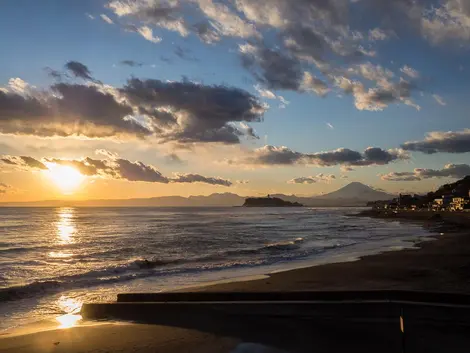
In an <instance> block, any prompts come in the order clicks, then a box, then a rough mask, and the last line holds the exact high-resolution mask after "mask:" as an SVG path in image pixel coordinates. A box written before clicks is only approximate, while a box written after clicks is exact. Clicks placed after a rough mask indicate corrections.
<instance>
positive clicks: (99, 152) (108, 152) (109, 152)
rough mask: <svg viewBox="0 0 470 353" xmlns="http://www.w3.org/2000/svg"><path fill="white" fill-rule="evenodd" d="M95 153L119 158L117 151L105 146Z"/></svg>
mask: <svg viewBox="0 0 470 353" xmlns="http://www.w3.org/2000/svg"><path fill="white" fill-rule="evenodd" d="M95 154H96V155H101V156H105V157H107V158H109V159H117V158H119V154H117V153H115V152H111V151H108V150H106V149H104V148H100V149H97V150H96V151H95Z"/></svg>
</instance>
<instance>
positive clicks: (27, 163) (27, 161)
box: [0, 156, 47, 170]
mask: <svg viewBox="0 0 470 353" xmlns="http://www.w3.org/2000/svg"><path fill="white" fill-rule="evenodd" d="M0 163H3V164H6V165H9V166H15V167H19V168H21V169H39V170H47V167H46V166H45V165H44V164H43V163H42V162H40V161H38V160H37V159H35V158H33V157H29V156H1V157H0Z"/></svg>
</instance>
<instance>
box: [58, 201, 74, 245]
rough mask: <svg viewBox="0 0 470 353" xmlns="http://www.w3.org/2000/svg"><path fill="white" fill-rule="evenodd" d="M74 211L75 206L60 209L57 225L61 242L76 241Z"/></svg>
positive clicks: (69, 242)
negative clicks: (74, 237)
mask: <svg viewBox="0 0 470 353" xmlns="http://www.w3.org/2000/svg"><path fill="white" fill-rule="evenodd" d="M74 212H75V211H74V209H73V208H61V209H59V211H58V216H59V220H58V221H57V224H56V227H57V236H58V238H59V243H61V244H71V243H73V242H74V239H73V236H74V235H75V232H76V229H75V225H74V223H73V216H74Z"/></svg>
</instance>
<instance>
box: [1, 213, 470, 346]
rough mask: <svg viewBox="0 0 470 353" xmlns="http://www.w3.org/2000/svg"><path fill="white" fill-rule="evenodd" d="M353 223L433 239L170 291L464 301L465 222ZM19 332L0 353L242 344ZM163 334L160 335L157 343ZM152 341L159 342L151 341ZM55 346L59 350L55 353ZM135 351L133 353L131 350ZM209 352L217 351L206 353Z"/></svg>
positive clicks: (142, 334)
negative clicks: (424, 295)
mask: <svg viewBox="0 0 470 353" xmlns="http://www.w3.org/2000/svg"><path fill="white" fill-rule="evenodd" d="M355 216H357V217H374V218H381V219H390V220H394V221H396V220H399V221H404V222H412V223H415V224H420V225H422V226H423V227H424V228H425V229H428V230H430V231H432V232H434V233H437V234H440V235H438V236H436V237H435V238H433V240H432V241H428V240H425V241H421V242H416V243H415V246H417V247H418V248H412V249H403V250H391V251H386V252H382V253H379V254H374V255H366V256H360V257H359V259H358V260H357V261H350V262H337V263H328V264H320V265H314V266H307V267H302V268H296V269H287V270H281V271H280V272H274V273H270V274H267V275H266V276H265V277H263V278H258V279H251V280H250V279H248V280H247V279H242V280H235V281H230V282H222V283H220V282H218V283H215V284H210V283H209V284H202V285H199V286H195V287H190V288H188V287H186V288H179V289H176V290H177V291H194V292H200V291H220V292H227V291H238V292H245V291H265V292H266V291H299V290H350V291H354V290H381V289H395V290H400V289H402V290H424V291H433V292H456V293H464V294H470V281H469V279H470V214H469V215H466V217H461V218H459V217H458V215H457V216H456V215H444V216H443V217H440V218H438V217H433V218H431V217H430V216H431V215H430V214H426V213H425V212H423V213H419V214H418V213H411V212H407V213H406V214H399V215H383V214H380V213H377V212H374V211H370V210H368V211H363V212H361V213H360V214H357V215H355ZM456 217H457V218H456ZM430 218H431V219H430ZM25 332H27V333H26V334H20V335H14V332H11V333H7V334H3V335H1V336H0V342H1V344H0V345H1V346H2V348H0V352H2V353H10V352H43V351H44V352H46V351H47V352H49V351H51V347H52V348H57V349H54V351H58V352H59V351H63V352H80V351H83V350H85V348H86V349H88V350H87V351H89V352H98V351H101V350H103V349H105V350H107V349H109V348H110V347H109V345H108V344H109V342H107V341H106V340H104V339H101V337H110V338H113V337H114V339H116V340H117V341H119V342H120V346H119V348H120V349H121V350H122V349H124V350H129V351H130V350H133V351H136V352H137V351H138V352H147V351H148V352H150V351H153V350H152V347H153V348H155V345H158V346H160V345H162V346H165V348H164V349H162V351H163V352H165V351H178V347H186V348H187V347H190V346H187V345H193V344H196V342H197V344H199V345H200V347H203V346H204V347H205V348H201V350H200V351H201V352H202V351H214V352H219V351H220V352H222V351H223V352H231V351H232V350H233V349H235V348H236V347H237V346H238V345H239V344H240V343H241V342H240V341H239V340H237V339H233V338H227V337H217V336H214V335H211V334H208V333H202V332H198V331H194V330H186V329H179V328H173V327H165V326H152V325H142V324H133V323H117V324H114V323H109V324H106V325H102V324H100V323H98V324H97V325H91V326H85V325H84V326H77V327H72V328H68V329H63V328H60V329H49V330H47V331H39V332H38V331H36V332H34V331H33V332H31V331H29V332H28V331H25ZM163 332H165V335H164V337H161V335H162V333H163ZM158 335H160V337H159V338H158V339H157V338H155V337H156V336H158ZM167 337H173V339H171V340H170V339H167ZM57 342H61V343H59V344H58V345H57V347H54V346H53V345H55V343H57ZM77 342H78V343H77ZM149 342H152V344H153V346H152V345H148V343H149ZM204 342H205V343H207V342H209V343H208V345H206V344H205V343H204ZM72 343H73V344H72ZM38 347H39V348H38ZM138 347H140V348H139V349H137V348H138ZM166 347H168V350H167V348H166ZM214 347H219V348H220V349H217V350H213V348H214ZM20 348H21V349H20ZM59 348H60V349H59ZM115 348H117V346H115ZM109 351H113V350H112V349H110V350H109Z"/></svg>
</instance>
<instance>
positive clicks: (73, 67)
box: [65, 61, 94, 81]
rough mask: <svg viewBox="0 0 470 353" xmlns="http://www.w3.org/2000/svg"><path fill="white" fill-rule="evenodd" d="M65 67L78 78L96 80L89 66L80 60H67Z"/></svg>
mask: <svg viewBox="0 0 470 353" xmlns="http://www.w3.org/2000/svg"><path fill="white" fill-rule="evenodd" d="M65 69H66V70H67V71H69V72H70V73H71V74H72V75H73V76H75V77H77V78H81V79H83V80H89V81H94V78H93V77H92V76H91V72H90V70H89V69H88V67H87V66H86V65H83V64H82V63H80V62H78V61H69V62H67V63H66V64H65Z"/></svg>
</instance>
